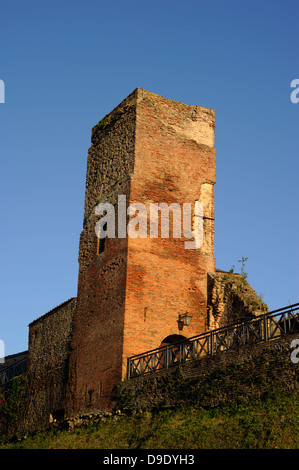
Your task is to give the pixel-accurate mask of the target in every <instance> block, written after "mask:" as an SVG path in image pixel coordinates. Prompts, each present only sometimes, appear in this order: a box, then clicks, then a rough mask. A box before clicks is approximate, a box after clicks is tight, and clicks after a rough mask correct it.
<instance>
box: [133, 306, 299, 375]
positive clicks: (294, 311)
mask: <svg viewBox="0 0 299 470" xmlns="http://www.w3.org/2000/svg"><path fill="white" fill-rule="evenodd" d="M297 331H298V332H299V303H297V304H293V305H289V306H288V307H284V308H281V309H278V310H273V311H272V312H268V313H265V314H262V315H259V316H257V317H255V318H254V319H252V320H248V321H246V320H243V321H238V322H236V323H233V324H231V325H228V326H226V327H223V328H217V329H215V330H211V331H209V332H206V333H202V334H200V335H197V336H192V337H191V338H188V339H184V340H183V341H179V342H176V343H172V344H169V345H167V346H163V347H161V348H156V349H152V350H150V351H146V352H144V353H142V354H136V355H135V356H131V357H129V358H128V365H127V367H128V369H127V376H128V379H132V378H134V377H138V376H140V375H145V374H150V373H153V372H158V371H160V370H163V369H168V368H170V367H173V366H176V365H179V364H182V363H185V362H186V361H189V360H194V359H199V358H201V357H204V356H211V355H214V354H216V353H218V352H220V351H228V350H231V349H235V348H237V347H239V346H245V345H248V344H254V343H258V342H262V341H270V340H272V339H275V338H278V337H280V336H282V335H285V334H291V333H295V332H297Z"/></svg>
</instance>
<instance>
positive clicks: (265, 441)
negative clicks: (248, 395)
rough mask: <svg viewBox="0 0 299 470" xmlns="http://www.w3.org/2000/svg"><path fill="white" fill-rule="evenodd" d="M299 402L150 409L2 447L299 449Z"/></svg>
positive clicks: (274, 395)
mask: <svg viewBox="0 0 299 470" xmlns="http://www.w3.org/2000/svg"><path fill="white" fill-rule="evenodd" d="M215 377H216V376H215ZM218 378H220V375H218ZM298 403H299V391H298V390H295V391H291V392H288V393H287V392H274V391H272V392H271V393H269V394H268V395H265V396H263V397H261V398H256V399H255V400H253V401H251V402H250V403H248V402H246V403H245V402H244V403H239V404H237V405H234V406H232V405H230V406H219V407H215V408H211V409H203V408H199V407H194V406H193V405H190V406H186V405H181V406H179V407H176V408H172V409H159V410H156V411H149V410H146V411H143V412H142V413H136V414H131V415H125V416H119V417H116V416H111V417H109V418H107V420H105V422H97V423H93V424H91V425H89V426H82V427H78V428H75V429H74V430H73V431H67V430H62V429H58V428H53V429H51V430H49V431H47V432H41V433H37V434H35V435H34V436H32V437H28V438H27V439H24V440H23V441H21V442H19V443H14V444H9V445H8V444H6V445H5V446H2V448H4V447H5V448H27V449H33V448H34V449H93V448H94V449H95V448H98V449H138V448H140V449H225V448H232V449H275V448H277V449H298V448H299V407H298Z"/></svg>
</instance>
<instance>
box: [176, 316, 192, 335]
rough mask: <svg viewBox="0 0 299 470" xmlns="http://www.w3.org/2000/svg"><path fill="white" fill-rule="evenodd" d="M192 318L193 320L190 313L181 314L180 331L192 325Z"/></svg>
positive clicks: (179, 320)
mask: <svg viewBox="0 0 299 470" xmlns="http://www.w3.org/2000/svg"><path fill="white" fill-rule="evenodd" d="M191 318H192V316H191V315H188V312H186V313H180V314H179V319H178V327H179V330H180V331H182V329H183V328H184V326H189V325H190V321H191Z"/></svg>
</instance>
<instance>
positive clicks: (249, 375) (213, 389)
mask: <svg viewBox="0 0 299 470" xmlns="http://www.w3.org/2000/svg"><path fill="white" fill-rule="evenodd" d="M297 338H299V335H298V333H297V334H293V335H286V336H283V337H281V338H279V339H276V340H273V341H270V342H267V343H257V344H255V345H251V346H242V347H239V348H238V349H236V350H230V351H224V352H221V353H218V354H216V355H215V356H210V357H205V358H202V359H199V360H194V361H190V362H189V363H186V364H183V365H181V366H177V367H174V368H172V369H169V370H168V371H166V370H165V371H161V372H157V373H155V374H150V375H148V376H143V377H136V378H134V379H131V380H128V381H124V382H123V383H122V384H121V385H120V388H119V397H120V401H119V404H118V406H119V407H120V408H121V409H124V410H127V411H134V410H135V411H136V410H140V409H141V410H142V409H154V408H161V407H172V406H179V405H180V404H188V403H189V404H190V403H192V404H194V405H195V406H199V407H206V408H210V407H214V406H219V405H223V404H229V405H232V404H233V403H242V402H244V401H245V402H250V400H253V399H254V398H256V397H267V395H268V394H271V393H272V392H273V391H275V390H282V391H288V390H292V389H298V388H299V363H293V362H292V361H291V352H292V351H293V350H294V349H292V348H291V342H292V340H293V339H297Z"/></svg>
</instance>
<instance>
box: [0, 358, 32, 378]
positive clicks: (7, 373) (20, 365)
mask: <svg viewBox="0 0 299 470" xmlns="http://www.w3.org/2000/svg"><path fill="white" fill-rule="evenodd" d="M26 371H27V357H26V358H25V359H22V360H21V361H18V362H15V363H14V364H12V365H11V366H9V367H7V368H6V369H2V370H1V371H0V385H3V384H5V383H6V382H9V381H10V380H11V379H13V378H14V377H16V376H17V375H21V374H25V372H26Z"/></svg>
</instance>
